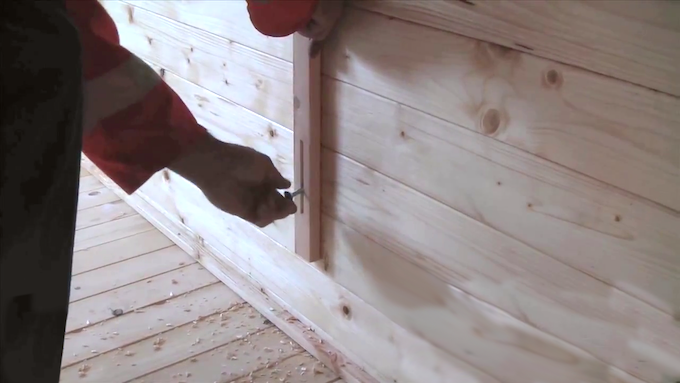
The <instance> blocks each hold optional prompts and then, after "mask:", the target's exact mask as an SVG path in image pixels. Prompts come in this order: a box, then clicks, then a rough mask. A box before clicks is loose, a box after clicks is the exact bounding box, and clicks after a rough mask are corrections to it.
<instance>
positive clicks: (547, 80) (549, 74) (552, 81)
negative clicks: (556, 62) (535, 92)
mask: <svg viewBox="0 0 680 383" xmlns="http://www.w3.org/2000/svg"><path fill="white" fill-rule="evenodd" d="M562 81H563V80H562V75H561V74H560V72H558V71H557V70H555V69H550V70H548V71H546V72H545V74H544V75H543V85H544V86H546V87H547V88H560V87H561V86H562Z"/></svg>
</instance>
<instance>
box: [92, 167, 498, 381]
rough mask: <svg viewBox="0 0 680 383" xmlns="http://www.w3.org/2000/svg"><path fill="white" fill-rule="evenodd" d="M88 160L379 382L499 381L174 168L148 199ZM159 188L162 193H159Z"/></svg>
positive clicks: (150, 214) (178, 237)
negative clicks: (227, 211)
mask: <svg viewBox="0 0 680 383" xmlns="http://www.w3.org/2000/svg"><path fill="white" fill-rule="evenodd" d="M85 166H86V167H87V169H90V170H91V171H92V172H94V173H95V174H97V176H98V177H99V178H100V179H101V180H103V181H104V182H105V184H106V185H107V186H108V187H111V188H113V189H114V190H116V192H117V194H118V195H120V196H121V197H122V198H123V199H124V200H125V201H126V202H128V203H130V204H131V205H132V206H133V207H134V208H135V209H137V210H138V211H139V212H140V214H142V215H143V216H144V217H145V218H147V219H149V220H150V221H151V222H153V223H154V225H156V226H157V227H159V228H160V229H161V230H162V231H163V232H164V233H165V234H166V235H169V236H171V237H172V238H173V240H175V241H176V242H177V243H178V245H179V246H180V247H182V248H183V249H184V250H185V251H187V252H188V253H189V254H190V255H192V256H194V257H196V258H197V259H199V260H200V261H201V262H202V263H203V264H204V265H206V267H208V268H209V269H210V270H211V271H212V272H214V273H215V272H216V270H217V271H218V272H217V274H219V273H220V272H221V273H224V272H228V273H229V274H231V276H232V277H233V278H236V279H238V278H245V279H246V280H247V281H248V282H247V283H253V284H254V285H255V286H254V287H255V290H257V291H262V292H263V293H264V294H265V297H267V299H272V300H274V301H276V302H277V303H278V304H281V305H282V306H284V307H285V308H286V309H287V310H288V311H290V312H291V313H292V314H294V315H295V317H297V318H298V319H299V320H301V321H303V323H306V324H307V325H310V326H313V329H314V333H315V334H319V335H320V336H321V337H322V338H324V339H326V340H327V341H329V340H337V339H342V343H340V344H338V343H337V342H334V343H335V345H336V346H340V347H339V348H340V349H341V350H340V351H342V352H343V353H344V354H345V355H352V356H353V357H354V359H353V360H355V361H356V360H359V361H361V362H362V363H360V365H361V366H362V367H364V368H366V370H367V371H369V372H370V373H371V374H372V375H373V376H375V377H376V378H377V379H378V380H379V381H380V382H394V381H397V382H414V383H415V382H423V381H426V382H448V381H449V379H454V380H455V381H456V382H460V383H500V381H499V380H497V379H494V378H492V377H490V376H489V375H487V374H485V373H483V372H481V371H479V370H477V369H475V368H474V367H472V366H470V365H469V364H466V363H464V362H462V361H460V360H458V359H455V358H453V357H452V356H451V355H449V354H448V353H446V352H443V351H442V350H440V349H438V348H436V347H433V346H432V345H431V344H429V343H428V342H426V341H424V340H422V339H421V338H420V337H419V336H416V335H414V334H413V333H411V332H408V331H405V330H404V329H402V328H401V327H399V326H397V325H395V324H393V322H392V321H391V319H390V318H388V317H386V316H384V315H383V314H381V313H380V312H379V311H377V310H376V309H374V308H373V307H371V305H369V304H367V303H366V302H364V301H363V300H362V299H360V298H359V297H357V296H356V295H354V294H353V293H351V292H350V291H348V290H346V289H344V288H343V287H341V286H340V285H338V284H337V283H335V282H334V281H333V280H332V279H330V278H329V277H328V276H326V275H324V273H323V272H322V271H320V269H319V268H317V267H315V265H313V264H310V263H308V262H306V261H304V260H302V259H301V258H300V257H298V256H297V255H295V254H293V253H291V252H290V251H288V250H286V249H284V248H283V247H281V246H279V245H277V244H276V243H275V242H274V241H272V240H271V239H270V238H268V237H266V236H265V235H263V234H262V233H261V232H260V231H259V230H257V229H256V228H255V227H254V226H252V225H249V224H246V223H245V222H243V221H242V220H239V219H237V218H234V217H231V216H228V215H219V216H217V217H216V215H215V208H214V207H213V206H212V205H210V203H209V202H208V201H207V200H206V199H205V198H204V197H203V196H202V195H201V193H200V191H199V190H198V189H197V188H196V187H195V186H194V185H192V184H190V183H189V182H187V181H186V180H184V179H183V178H182V177H180V176H178V175H176V174H174V173H172V172H170V176H169V177H168V180H167V182H168V183H169V184H170V185H171V187H167V186H164V185H161V184H158V183H159V182H160V181H159V180H158V179H152V180H150V181H149V186H155V190H156V193H157V195H156V196H154V197H153V199H151V198H149V197H148V196H147V195H145V193H144V192H138V193H135V194H134V195H131V196H128V195H125V192H123V191H122V190H121V189H120V188H119V187H117V186H116V185H115V184H113V182H112V181H111V180H110V179H108V178H107V177H106V176H104V175H103V174H102V173H101V172H100V171H98V169H96V168H95V167H93V165H92V164H91V163H90V162H89V161H87V160H86V161H85ZM159 194H164V196H163V197H161V198H158V197H159ZM211 257H214V258H211ZM216 268H217V269H216ZM230 287H231V286H230ZM345 307H346V308H347V310H348V312H349V314H345V312H344V310H343V308H345ZM265 315H267V313H265ZM319 346H320V347H321V346H322V344H319ZM348 381H349V380H348ZM355 382H356V383H364V381H361V380H360V381H355Z"/></svg>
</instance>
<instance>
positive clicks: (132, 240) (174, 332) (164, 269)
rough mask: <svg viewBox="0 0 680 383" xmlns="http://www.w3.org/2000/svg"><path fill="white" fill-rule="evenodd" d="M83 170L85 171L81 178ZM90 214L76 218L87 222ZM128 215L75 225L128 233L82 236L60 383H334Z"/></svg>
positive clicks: (232, 296)
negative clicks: (277, 382)
mask: <svg viewBox="0 0 680 383" xmlns="http://www.w3.org/2000/svg"><path fill="white" fill-rule="evenodd" d="M89 174H90V173H89V172H88V171H87V170H85V169H83V170H81V177H84V178H81V180H82V179H86V178H93V177H92V176H91V175H89ZM91 184H95V186H96V190H108V189H103V188H104V185H102V184H101V183H100V182H99V181H98V180H96V182H95V181H92V180H88V182H87V183H81V186H82V187H84V188H88V187H89V186H88V185H91ZM113 195H114V196H115V197H116V198H118V196H117V195H116V194H115V193H113ZM113 203H115V204H117V205H120V204H125V202H123V201H121V200H116V201H113ZM125 205H126V204H125ZM96 209H97V207H91V208H89V209H85V210H82V211H81V212H88V211H93V213H92V214H91V215H88V217H90V218H93V217H94V216H95V213H94V212H97V211H99V210H96ZM81 217H82V216H81V215H79V217H78V220H79V221H80V220H81V219H82V218H81ZM131 218H135V219H136V220H128V221H125V220H117V219H116V217H109V220H110V221H109V222H107V220H106V219H102V220H101V221H97V222H94V223H93V222H91V220H88V222H90V225H89V226H85V225H79V226H80V227H82V228H79V229H78V231H77V233H79V234H80V233H82V232H83V231H85V230H89V231H93V230H94V229H95V228H98V227H105V226H106V225H107V224H109V223H111V222H118V221H121V222H126V223H127V224H126V225H123V226H118V227H117V231H118V232H119V233H127V234H126V235H127V236H122V235H118V236H113V237H111V236H96V235H94V236H87V239H88V241H89V242H88V245H87V247H84V248H81V249H80V250H78V251H76V252H75V254H74V263H73V274H74V276H73V279H72V281H71V304H70V306H69V317H68V321H67V326H66V335H65V345H64V354H63V358H62V374H61V379H60V381H61V382H64V383H70V382H97V383H103V382H107V383H118V382H121V383H122V382H173V381H177V382H180V381H181V382H186V383H190V382H196V383H205V382H225V383H226V382H251V381H253V382H260V381H263V382H264V381H266V380H267V379H273V378H279V377H285V378H286V382H291V383H303V382H309V383H330V382H335V381H337V379H338V376H337V375H336V374H335V373H334V372H333V371H332V370H330V369H329V368H327V367H325V366H324V365H323V364H322V363H320V362H319V361H317V360H316V359H315V358H314V357H312V356H311V355H310V354H309V353H306V352H305V351H304V350H303V349H302V348H301V347H300V346H299V345H298V344H297V343H296V342H294V341H293V340H292V339H291V338H289V337H288V336H286V335H285V334H283V333H282V332H281V330H279V329H277V328H276V327H275V326H274V325H272V323H271V322H270V321H269V320H267V319H266V318H265V317H264V316H262V315H261V314H260V313H259V312H257V311H256V310H255V309H253V307H252V306H250V305H249V304H247V303H245V302H244V301H243V300H242V299H241V298H240V297H239V296H238V295H236V293H234V292H233V291H232V290H231V289H229V288H228V287H227V286H225V285H224V284H222V283H221V282H219V280H218V279H217V278H215V277H214V276H213V275H212V274H211V273H210V272H208V271H207V270H206V269H204V268H203V267H202V266H201V265H199V264H197V263H196V260H195V259H194V258H192V257H190V256H189V255H188V254H187V253H186V252H185V251H184V250H182V249H181V248H179V247H177V246H176V245H173V244H172V242H171V241H170V240H169V239H168V238H167V237H165V236H164V235H163V234H162V233H161V232H160V231H158V230H156V229H153V228H152V230H149V231H144V232H141V233H138V231H139V230H138V225H137V222H139V221H140V220H143V221H144V222H146V220H145V219H144V218H142V217H141V216H139V215H137V214H136V213H132V214H131ZM147 224H148V223H147ZM126 229H128V230H126ZM96 232H97V233H100V232H103V231H102V230H98V231H96ZM80 236H81V238H83V236H82V234H81V235H80ZM81 243H82V242H81ZM115 310H121V311H122V315H114V311H115ZM251 378H252V380H251Z"/></svg>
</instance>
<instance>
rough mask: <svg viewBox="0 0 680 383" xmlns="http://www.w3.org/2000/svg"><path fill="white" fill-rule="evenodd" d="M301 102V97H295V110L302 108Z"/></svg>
mask: <svg viewBox="0 0 680 383" xmlns="http://www.w3.org/2000/svg"><path fill="white" fill-rule="evenodd" d="M300 104H301V103H300V99H299V98H298V97H297V96H295V97H293V108H294V109H295V110H298V109H300Z"/></svg>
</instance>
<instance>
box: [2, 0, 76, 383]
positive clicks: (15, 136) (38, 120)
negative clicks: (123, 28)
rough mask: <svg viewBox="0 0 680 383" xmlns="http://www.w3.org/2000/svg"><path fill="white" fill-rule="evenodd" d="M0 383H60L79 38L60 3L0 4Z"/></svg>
mask: <svg viewBox="0 0 680 383" xmlns="http://www.w3.org/2000/svg"><path fill="white" fill-rule="evenodd" d="M0 19H1V20H2V22H1V25H0V28H1V33H2V37H1V41H0V46H1V47H2V48H1V49H2V54H1V57H0V62H1V63H2V68H0V71H1V73H0V75H1V76H2V89H1V90H0V92H1V96H2V98H1V101H0V102H1V103H2V105H1V108H2V112H1V118H2V120H1V124H2V132H1V133H0V134H1V135H2V143H1V146H0V157H1V159H0V160H1V164H0V167H1V168H2V174H1V176H0V182H1V192H0V193H1V202H0V221H1V223H0V228H1V232H0V262H1V264H0V273H1V276H0V285H1V287H0V295H1V298H2V299H1V305H0V306H1V313H0V342H1V350H0V354H1V355H0V357H1V363H2V367H1V370H0V373H1V379H2V382H3V383H5V382H7V383H10V382H12V383H14V382H17V383H25V382H35V383H38V382H50V383H56V382H58V381H59V372H60V364H61V355H62V350H63V337H64V330H65V325H66V316H67V312H68V301H69V290H70V286H69V284H70V280H71V260H72V253H73V236H74V231H75V217H76V210H77V209H76V205H77V189H78V179H79V169H80V150H81V129H82V127H81V102H82V80H81V78H82V73H81V63H80V43H79V41H78V34H77V31H76V30H75V29H74V27H73V26H72V25H71V24H70V22H69V20H68V18H67V16H66V13H65V12H64V9H63V6H62V5H61V4H60V3H59V2H57V1H30V0H28V1H25V2H22V1H10V2H6V3H5V4H3V14H2V15H0Z"/></svg>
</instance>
